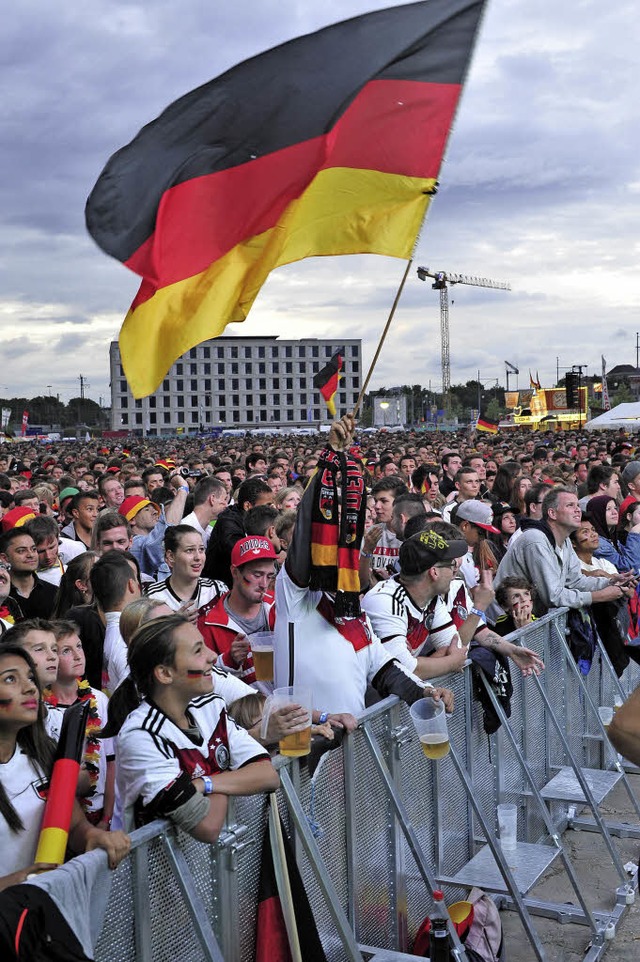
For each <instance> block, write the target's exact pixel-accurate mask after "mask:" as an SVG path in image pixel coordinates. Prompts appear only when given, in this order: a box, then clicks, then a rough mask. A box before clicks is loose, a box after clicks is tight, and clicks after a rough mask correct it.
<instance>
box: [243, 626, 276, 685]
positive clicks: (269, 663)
mask: <svg viewBox="0 0 640 962" xmlns="http://www.w3.org/2000/svg"><path fill="white" fill-rule="evenodd" d="M273 635H274V632H273V631H256V632H254V633H253V634H252V635H249V643H250V644H251V654H252V656H253V667H254V669H255V673H256V681H273Z"/></svg>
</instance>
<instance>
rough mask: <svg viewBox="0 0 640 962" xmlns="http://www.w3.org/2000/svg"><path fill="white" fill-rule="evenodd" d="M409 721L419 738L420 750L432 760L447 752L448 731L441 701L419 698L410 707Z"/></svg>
mask: <svg viewBox="0 0 640 962" xmlns="http://www.w3.org/2000/svg"><path fill="white" fill-rule="evenodd" d="M410 714H411V721H412V722H413V725H414V728H415V730H416V734H417V735H418V738H419V739H420V744H421V745H422V751H423V752H424V754H425V755H426V756H427V758H431V759H433V760H437V759H439V758H444V757H445V755H448V754H449V732H448V730H447V716H446V715H445V711H444V702H443V701H434V700H433V698H420V699H418V701H415V702H414V703H413V705H412V706H411V709H410Z"/></svg>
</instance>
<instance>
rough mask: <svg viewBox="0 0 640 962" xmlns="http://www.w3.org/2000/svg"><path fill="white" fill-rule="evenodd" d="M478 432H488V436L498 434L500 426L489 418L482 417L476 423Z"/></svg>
mask: <svg viewBox="0 0 640 962" xmlns="http://www.w3.org/2000/svg"><path fill="white" fill-rule="evenodd" d="M476 431H486V432H487V434H497V433H498V425H497V424H496V423H495V421H489V420H487V418H483V417H480V418H478V420H477V422H476Z"/></svg>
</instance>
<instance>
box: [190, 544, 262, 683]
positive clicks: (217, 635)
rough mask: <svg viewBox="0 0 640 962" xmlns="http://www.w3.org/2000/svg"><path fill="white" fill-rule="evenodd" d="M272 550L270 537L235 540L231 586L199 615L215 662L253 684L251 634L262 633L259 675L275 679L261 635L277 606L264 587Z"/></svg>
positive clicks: (202, 631)
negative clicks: (274, 607)
mask: <svg viewBox="0 0 640 962" xmlns="http://www.w3.org/2000/svg"><path fill="white" fill-rule="evenodd" d="M275 560H276V552H275V549H274V547H273V544H272V543H271V541H270V540H269V538H266V537H263V536H261V535H250V536H249V537H246V538H241V539H240V540H239V541H237V542H236V543H235V545H234V546H233V549H232V551H231V578H232V581H233V587H232V589H231V591H228V592H227V593H226V594H224V595H222V596H221V597H220V598H218V600H217V601H216V602H215V603H214V604H213V605H212V606H211V607H210V608H209V609H208V610H205V612H204V613H203V615H202V617H201V618H200V620H199V623H198V627H199V629H200V632H201V634H202V637H203V638H204V640H205V644H206V645H207V647H209V648H211V650H212V651H214V652H215V653H216V654H217V656H218V658H217V662H216V664H217V666H218V668H222V669H223V671H229V672H232V673H233V674H235V675H237V676H238V677H240V678H242V680H243V681H244V682H246V683H247V684H249V685H251V684H253V683H254V682H255V681H256V671H255V665H254V661H253V656H252V652H251V637H252V636H253V635H260V641H261V649H260V654H261V655H262V654H263V653H264V655H265V658H264V670H262V667H263V666H262V662H261V663H260V668H261V672H260V674H261V676H262V677H261V679H260V680H261V681H271V680H273V654H271V677H270V678H267V677H266V676H267V675H268V674H269V670H268V665H267V659H268V652H267V651H266V650H265V644H266V638H265V635H266V634H267V633H270V632H271V631H272V630H273V619H274V616H275V611H274V610H273V603H272V601H269V600H268V599H269V595H268V587H269V583H270V580H271V579H272V578H273V573H274V567H275V566H274V562H275Z"/></svg>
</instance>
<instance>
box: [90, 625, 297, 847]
mask: <svg viewBox="0 0 640 962" xmlns="http://www.w3.org/2000/svg"><path fill="white" fill-rule="evenodd" d="M128 660H129V668H130V672H131V674H130V676H129V677H128V678H127V679H125V681H124V682H123V683H122V685H120V687H119V689H118V690H117V692H116V693H115V694H114V698H113V701H115V702H116V705H115V706H114V708H115V709H117V714H119V715H121V714H122V710H123V709H125V710H126V707H133V706H136V705H137V707H134V708H133V710H132V711H131V713H130V714H129V715H128V717H126V720H125V721H124V724H123V725H122V727H121V729H120V733H119V735H118V741H117V776H116V778H117V789H118V794H119V796H120V799H121V802H122V805H123V808H124V811H125V824H127V825H131V824H134V823H135V821H136V820H137V821H145V820H149V819H150V818H156V817H164V818H171V819H172V820H173V821H174V822H176V824H178V825H179V826H180V827H181V828H183V829H184V831H186V832H189V833H190V834H191V835H192V836H193V837H194V838H196V839H198V840H199V841H202V842H215V840H216V839H217V837H218V833H219V832H220V829H221V827H222V825H223V823H224V819H225V815H226V810H227V802H226V796H227V795H253V794H256V793H258V792H270V791H275V789H276V788H277V787H278V785H279V779H278V775H277V773H276V771H275V769H274V768H273V766H272V764H271V761H270V760H269V756H268V755H267V753H266V752H265V750H264V749H263V748H262V747H261V746H260V745H259V744H258V743H257V742H255V741H254V740H253V738H251V736H250V735H248V734H247V732H245V731H243V730H242V729H241V728H240V727H239V726H238V725H236V723H235V722H234V721H233V719H232V718H230V717H228V715H227V712H226V708H225V702H224V700H223V698H222V697H221V696H220V695H217V694H215V693H214V692H213V690H212V680H211V668H212V666H213V661H214V655H213V654H212V652H211V651H210V650H209V649H208V648H207V647H206V645H205V644H204V642H203V640H202V636H201V635H200V633H199V631H198V630H197V628H195V627H194V625H192V624H190V623H189V621H188V620H187V619H186V618H184V617H183V616H182V615H179V614H175V615H171V616H168V617H164V618H158V619H154V620H152V621H149V622H148V623H147V624H144V625H142V626H141V627H140V628H139V629H138V630H137V631H136V632H135V634H134V635H133V638H132V639H131V644H130V646H129V654H128ZM140 696H141V697H142V700H140ZM125 700H128V702H129V705H128V706H125V705H124V704H123V702H124V701H125ZM115 714H116V712H114V723H113V724H112V725H110V730H109V731H108V732H107V733H108V734H112V733H114V728H115V729H116V730H117V727H118V724H117V722H116V721H115Z"/></svg>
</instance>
